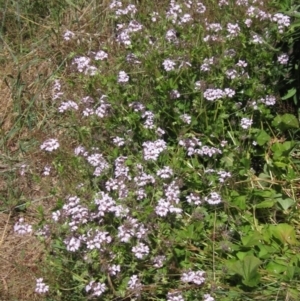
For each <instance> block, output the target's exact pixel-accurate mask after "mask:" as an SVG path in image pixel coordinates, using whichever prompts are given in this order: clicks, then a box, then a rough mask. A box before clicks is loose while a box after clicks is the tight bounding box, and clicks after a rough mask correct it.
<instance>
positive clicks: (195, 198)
mask: <svg viewBox="0 0 300 301" xmlns="http://www.w3.org/2000/svg"><path fill="white" fill-rule="evenodd" d="M186 201H187V202H188V203H189V204H192V205H196V206H198V205H201V204H202V201H201V199H200V196H199V195H198V194H197V193H190V194H189V195H188V196H187V197H186Z"/></svg>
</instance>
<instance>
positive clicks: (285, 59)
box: [278, 53, 289, 65]
mask: <svg viewBox="0 0 300 301" xmlns="http://www.w3.org/2000/svg"><path fill="white" fill-rule="evenodd" d="M288 61H289V56H288V55H287V54H286V53H284V54H281V55H280V56H279V57H278V62H279V63H280V64H281V65H286V64H287V63H288Z"/></svg>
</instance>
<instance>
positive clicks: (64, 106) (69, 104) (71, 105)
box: [58, 100, 78, 113]
mask: <svg viewBox="0 0 300 301" xmlns="http://www.w3.org/2000/svg"><path fill="white" fill-rule="evenodd" d="M68 110H75V111H77V110H78V105H77V103H76V102H75V101H73V100H68V101H64V102H62V103H61V105H60V106H59V108H58V112H59V113H64V112H65V111H68Z"/></svg>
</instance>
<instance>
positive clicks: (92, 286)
mask: <svg viewBox="0 0 300 301" xmlns="http://www.w3.org/2000/svg"><path fill="white" fill-rule="evenodd" d="M106 289H107V287H106V285H105V284H104V283H100V282H95V281H91V282H90V283H89V284H88V285H87V286H86V287H85V290H86V292H87V293H88V292H91V296H92V297H99V296H101V295H102V294H103V293H104V292H105V291H106Z"/></svg>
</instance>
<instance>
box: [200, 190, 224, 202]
mask: <svg viewBox="0 0 300 301" xmlns="http://www.w3.org/2000/svg"><path fill="white" fill-rule="evenodd" d="M204 201H205V202H207V203H208V204H210V205H218V204H220V203H222V199H221V196H220V195H219V194H218V193H216V192H211V193H210V194H209V196H207V197H205V198H204Z"/></svg>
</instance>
